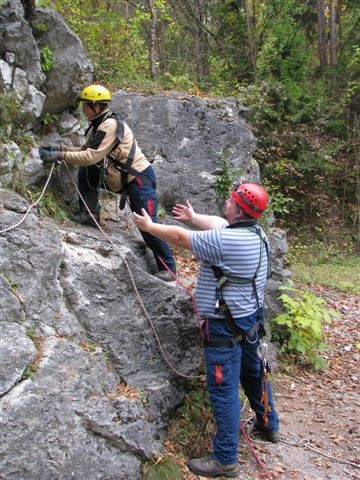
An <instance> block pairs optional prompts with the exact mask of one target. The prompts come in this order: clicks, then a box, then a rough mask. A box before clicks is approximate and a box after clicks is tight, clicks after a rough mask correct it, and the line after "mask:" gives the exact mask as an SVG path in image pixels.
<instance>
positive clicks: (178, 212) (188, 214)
mask: <svg viewBox="0 0 360 480" xmlns="http://www.w3.org/2000/svg"><path fill="white" fill-rule="evenodd" d="M172 214H173V217H174V218H175V220H179V221H180V222H191V220H192V219H193V217H194V214H195V211H194V209H193V207H192V205H191V203H190V202H189V200H186V205H182V204H181V203H177V204H176V205H175V206H174V207H173V209H172Z"/></svg>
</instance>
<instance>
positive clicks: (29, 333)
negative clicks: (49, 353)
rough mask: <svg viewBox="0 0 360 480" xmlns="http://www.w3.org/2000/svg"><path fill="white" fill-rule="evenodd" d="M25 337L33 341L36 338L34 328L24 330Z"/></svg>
mask: <svg viewBox="0 0 360 480" xmlns="http://www.w3.org/2000/svg"><path fill="white" fill-rule="evenodd" d="M26 335H27V336H28V337H29V338H31V340H34V339H35V337H36V329H35V328H34V327H28V328H27V329H26Z"/></svg>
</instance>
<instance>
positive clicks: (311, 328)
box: [271, 282, 338, 370]
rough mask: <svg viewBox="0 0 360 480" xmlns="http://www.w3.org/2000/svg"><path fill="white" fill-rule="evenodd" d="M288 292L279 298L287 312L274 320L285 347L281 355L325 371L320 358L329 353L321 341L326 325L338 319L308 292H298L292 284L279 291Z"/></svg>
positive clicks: (277, 335)
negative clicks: (291, 355)
mask: <svg viewBox="0 0 360 480" xmlns="http://www.w3.org/2000/svg"><path fill="white" fill-rule="evenodd" d="M280 288H281V289H282V290H285V291H287V292H289V295H288V294H287V293H283V294H282V295H280V297H279V298H280V300H281V301H282V303H283V306H284V307H285V310H286V311H285V312H283V313H280V314H279V315H277V316H276V317H275V318H273V319H272V320H271V323H272V331H273V334H274V336H275V337H276V338H277V339H278V340H280V343H282V349H281V351H282V352H286V353H290V354H294V355H295V357H296V359H297V360H298V361H300V362H301V363H304V364H309V365H311V366H312V367H313V368H315V370H317V369H320V368H326V367H327V362H326V361H325V360H324V358H322V357H321V356H320V355H319V354H321V353H322V352H324V351H325V350H327V349H328V347H327V346H326V345H325V343H324V342H323V341H322V325H323V322H325V323H331V318H333V317H337V316H338V313H337V312H336V311H335V310H332V309H328V308H327V307H326V305H325V302H324V300H322V299H321V298H319V297H317V296H316V295H314V294H313V293H311V292H309V291H307V290H300V291H299V290H297V289H296V288H294V286H293V283H292V282H289V285H286V286H283V287H280Z"/></svg>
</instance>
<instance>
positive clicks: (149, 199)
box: [128, 166, 176, 272]
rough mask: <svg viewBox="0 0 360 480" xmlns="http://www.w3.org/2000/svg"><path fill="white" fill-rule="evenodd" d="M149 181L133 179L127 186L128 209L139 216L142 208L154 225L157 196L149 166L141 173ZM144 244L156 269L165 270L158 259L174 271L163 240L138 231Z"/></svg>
mask: <svg viewBox="0 0 360 480" xmlns="http://www.w3.org/2000/svg"><path fill="white" fill-rule="evenodd" d="M143 173H144V174H146V175H147V176H148V177H149V178H150V179H151V184H149V183H145V182H141V180H139V179H137V178H135V179H134V180H133V181H132V182H130V183H129V184H128V197H129V202H130V207H131V210H132V211H133V212H136V213H139V214H140V215H141V209H142V208H144V209H145V210H146V212H147V213H148V214H149V215H150V217H151V219H152V221H153V222H154V223H156V222H157V196H156V190H155V188H156V180H155V172H154V169H153V168H152V167H151V166H150V167H148V168H147V169H145V170H144V172H143ZM139 231H140V233H141V235H142V237H143V239H144V242H145V243H146V245H147V246H148V247H149V248H150V250H152V252H153V255H154V258H155V261H156V264H157V267H158V269H159V270H165V269H166V267H165V266H164V265H163V263H162V262H161V260H160V259H162V260H163V262H164V263H165V264H166V266H167V267H168V268H169V269H170V270H172V271H173V272H175V271H176V263H175V259H174V256H173V254H172V251H171V249H170V246H169V244H168V243H167V242H165V241H164V240H160V238H158V237H154V235H151V234H150V233H148V232H143V231H142V230H139Z"/></svg>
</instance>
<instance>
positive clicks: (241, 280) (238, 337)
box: [204, 220, 270, 347]
mask: <svg viewBox="0 0 360 480" xmlns="http://www.w3.org/2000/svg"><path fill="white" fill-rule="evenodd" d="M227 228H246V229H247V230H249V231H250V232H253V233H256V234H257V235H258V236H259V238H260V253H259V264H258V266H257V268H256V271H255V274H254V276H253V277H252V278H245V277H235V276H231V275H225V274H224V272H223V271H222V269H221V268H220V267H217V266H215V265H212V266H211V268H212V271H213V272H214V275H215V277H216V279H217V284H216V291H215V296H216V304H215V314H217V313H223V314H224V316H225V321H226V322H227V324H228V326H229V327H230V329H231V331H232V333H233V335H234V337H233V338H231V339H230V338H222V339H204V345H205V346H212V347H215V346H216V347H226V346H233V345H234V344H235V343H240V344H242V343H244V342H245V341H250V342H252V340H251V339H252V338H254V336H255V340H254V343H255V342H256V341H257V340H258V339H260V338H262V337H263V336H264V335H265V333H266V332H265V328H264V309H263V307H261V305H260V300H259V295H258V291H257V288H256V279H257V276H258V274H259V271H260V268H261V264H262V259H263V255H264V248H265V250H266V254H267V259H268V266H267V278H269V276H270V255H269V245H268V242H267V239H266V237H265V235H264V233H263V232H262V230H261V228H260V227H259V226H258V225H257V222H256V220H250V221H248V222H238V223H235V224H233V225H228V227H227ZM228 283H236V284H239V285H248V284H251V285H252V289H253V293H254V297H255V300H256V304H257V308H258V310H257V311H258V321H257V322H256V323H255V325H254V326H253V327H252V328H251V329H250V330H248V331H245V330H243V329H242V328H240V327H238V325H237V324H236V322H235V320H234V318H233V316H232V314H231V311H230V309H229V307H228V306H227V304H226V302H225V300H224V296H223V291H222V289H223V288H224V286H225V285H226V284H228Z"/></svg>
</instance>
